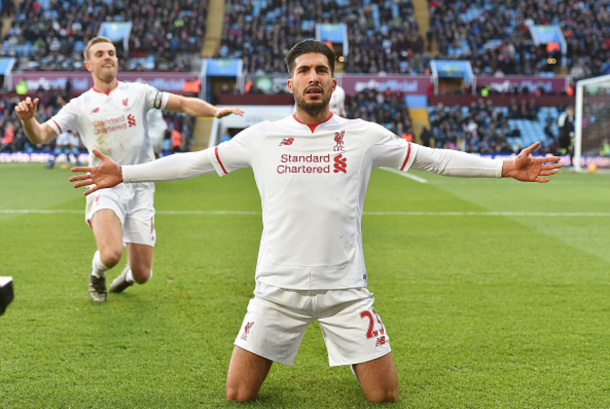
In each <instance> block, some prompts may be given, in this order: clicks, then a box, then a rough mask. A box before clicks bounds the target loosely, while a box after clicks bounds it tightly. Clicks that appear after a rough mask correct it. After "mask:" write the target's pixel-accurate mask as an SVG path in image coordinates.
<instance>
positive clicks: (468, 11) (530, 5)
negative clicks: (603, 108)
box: [429, 0, 610, 77]
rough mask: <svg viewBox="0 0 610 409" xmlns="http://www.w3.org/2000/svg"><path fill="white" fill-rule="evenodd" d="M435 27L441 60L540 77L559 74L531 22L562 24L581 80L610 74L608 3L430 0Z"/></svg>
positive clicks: (572, 67) (571, 67)
mask: <svg viewBox="0 0 610 409" xmlns="http://www.w3.org/2000/svg"><path fill="white" fill-rule="evenodd" d="M429 6H430V24H431V26H432V27H433V31H434V34H435V37H436V42H437V45H438V49H439V56H438V57H439V58H440V59H447V58H448V59H469V60H471V61H472V64H473V67H474V71H475V74H494V73H500V72H501V73H503V74H529V75H532V74H534V75H538V74H540V73H542V72H545V71H552V70H554V67H553V66H549V65H547V58H548V57H549V55H548V53H547V52H546V51H545V50H544V48H540V47H538V46H535V45H534V44H533V41H532V38H531V35H530V33H529V29H528V28H527V23H528V21H530V20H531V21H532V22H533V23H534V24H539V25H547V24H557V25H559V27H560V28H561V30H562V32H563V35H564V37H565V38H566V41H567V67H566V68H567V70H568V71H569V73H570V74H571V75H573V76H575V77H583V76H591V75H604V74H608V73H610V62H609V59H610V58H609V57H610V40H607V39H608V38H609V33H610V26H609V25H608V19H609V17H608V13H609V10H608V2H607V1H604V0H595V1H589V2H568V3H564V2H559V1H556V0H546V1H542V2H539V1H533V0H527V1H521V0H510V1H505V2H500V3H498V2H495V1H492V0H476V1H471V2H465V1H455V2H454V1H441V0H438V1H437V0H430V1H429Z"/></svg>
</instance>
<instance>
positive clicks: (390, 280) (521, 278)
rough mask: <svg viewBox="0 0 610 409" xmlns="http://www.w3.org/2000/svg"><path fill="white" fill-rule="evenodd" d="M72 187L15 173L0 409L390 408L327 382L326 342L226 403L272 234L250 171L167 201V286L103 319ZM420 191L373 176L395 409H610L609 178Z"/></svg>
mask: <svg viewBox="0 0 610 409" xmlns="http://www.w3.org/2000/svg"><path fill="white" fill-rule="evenodd" d="M69 174H70V173H69V172H68V171H65V170H61V169H54V170H52V171H49V170H47V169H44V168H42V165H39V164H0V192H1V195H0V275H10V276H13V277H14V286H15V293H16V298H15V300H14V301H13V303H12V304H11V305H10V306H9V308H8V309H7V311H6V313H5V314H4V315H3V316H2V317H0V408H3V409H5V408H19V409H21V408H204V407H210V408H218V407H220V408H222V407H230V408H231V407H241V406H246V407H255V408H361V407H362V408H364V407H373V406H374V405H370V404H368V403H367V402H366V400H365V398H364V396H363V394H362V392H361V391H360V388H359V386H358V384H357V382H356V380H355V379H354V378H353V376H352V374H351V372H350V371H349V369H348V368H346V367H339V368H328V363H327V356H326V350H325V346H324V343H323V341H322V337H321V334H320V330H319V327H318V326H317V325H312V326H311V327H310V328H309V329H308V330H307V333H306V335H305V338H304V340H303V343H302V345H301V348H300V350H299V354H298V355H297V359H296V362H295V365H294V366H293V367H285V366H281V365H274V367H273V368H272V370H271V372H270V374H269V377H268V378H267V380H266V382H265V384H264V385H263V387H262V389H261V392H260V395H259V400H258V401H257V402H254V403H252V404H246V405H240V404H229V403H227V402H226V401H225V397H224V381H225V376H226V370H227V366H228V361H229V357H230V354H231V351H232V343H233V339H234V337H235V335H236V334H237V331H238V329H239V326H240V325H241V321H242V319H243V315H244V313H245V309H246V305H247V303H248V300H249V299H250V297H251V294H252V290H253V287H254V274H253V269H254V266H255V263H256V256H257V249H258V241H259V238H260V234H261V221H260V215H259V214H249V213H247V212H252V211H254V212H259V211H260V201H259V198H258V194H257V191H256V186H255V184H254V180H253V177H252V173H251V171H249V170H242V171H238V172H235V173H234V174H231V175H229V176H227V177H224V178H222V179H221V178H218V177H217V176H215V175H208V176H204V177H200V178H197V179H193V180H188V181H181V182H171V183H164V184H157V195H156V204H157V210H158V211H159V214H158V215H157V218H156V225H157V232H158V243H157V248H156V251H155V266H154V278H153V280H152V281H151V282H150V283H149V284H147V285H145V286H141V287H140V286H138V287H133V288H130V289H129V290H128V291H126V292H125V293H124V294H120V295H115V294H111V295H109V297H108V302H107V303H104V304H92V303H91V302H90V301H89V298H88V295H87V275H88V272H89V269H90V263H91V256H92V254H93V252H94V251H95V245H94V241H93V237H92V235H91V232H90V229H89V228H88V227H87V226H86V224H85V223H84V216H83V209H84V198H83V196H82V192H81V191H77V190H74V189H72V187H71V185H70V184H69V183H68V182H67V177H68V176H69ZM414 174H415V175H417V176H420V177H423V178H425V179H426V180H427V181H428V183H426V184H422V183H418V182H416V181H413V180H411V179H408V178H405V177H401V176H399V175H396V174H393V173H390V172H386V171H384V170H376V171H375V172H374V173H373V176H372V179H371V184H370V186H369V192H368V197H367V201H366V204H365V212H366V214H365V216H364V219H363V232H364V246H365V255H366V259H367V266H368V270H369V279H370V282H369V288H370V289H371V291H373V292H374V293H375V295H376V307H377V310H378V311H379V313H380V315H381V317H382V318H383V320H384V324H385V326H386V327H387V328H388V331H389V334H390V337H391V344H392V348H393V353H394V357H395V360H396V365H397V370H398V376H399V384H400V401H399V402H398V403H397V404H396V405H394V406H392V407H397V408H608V407H610V386H609V385H610V384H609V383H608V374H609V373H610V325H609V324H610V286H609V284H610V274H609V270H610V269H609V263H610V251H608V249H609V248H610V208H609V207H608V203H610V175H604V174H595V175H588V174H570V173H569V172H565V171H564V172H562V173H561V174H559V175H557V176H556V177H554V180H553V181H552V182H551V183H549V184H546V185H534V184H522V183H518V182H515V181H512V180H481V179H450V178H441V177H438V176H435V175H430V174H424V173H414ZM15 210H20V211H22V213H19V212H15ZM24 210H37V211H40V210H46V211H49V212H46V213H43V212H37V213H23V211H24ZM201 210H205V211H234V212H236V211H244V212H246V213H245V214H197V213H196V212H195V211H201ZM384 212H398V214H395V215H390V214H387V213H384ZM121 265H122V264H121ZM117 270H118V269H117ZM117 273H118V271H111V272H110V273H109V276H110V278H113V277H114V276H115V275H116V274H117Z"/></svg>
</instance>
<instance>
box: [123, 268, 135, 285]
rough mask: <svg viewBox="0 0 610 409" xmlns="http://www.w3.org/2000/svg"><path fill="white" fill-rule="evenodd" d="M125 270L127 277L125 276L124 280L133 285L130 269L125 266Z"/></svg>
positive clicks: (133, 280)
mask: <svg viewBox="0 0 610 409" xmlns="http://www.w3.org/2000/svg"><path fill="white" fill-rule="evenodd" d="M125 270H127V275H126V276H125V280H126V281H127V282H128V283H135V282H136V280H135V279H134V278H133V273H132V272H131V267H129V264H127V265H126V266H125Z"/></svg>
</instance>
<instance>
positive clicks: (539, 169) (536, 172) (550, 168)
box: [502, 142, 562, 183]
mask: <svg viewBox="0 0 610 409" xmlns="http://www.w3.org/2000/svg"><path fill="white" fill-rule="evenodd" d="M538 147H540V142H536V143H535V144H533V145H531V146H529V147H527V148H525V149H523V150H522V151H521V153H520V154H519V156H517V157H516V158H515V159H513V160H505V161H504V163H503V166H502V177H503V178H506V177H511V178H513V179H516V180H519V181H521V182H538V183H546V182H548V181H549V180H550V179H549V178H548V177H542V176H551V175H554V174H555V171H556V170H557V169H559V168H561V166H562V165H561V163H557V162H559V160H560V159H561V158H560V157H558V156H547V157H544V158H534V157H532V156H531V153H532V152H533V151H535V150H536V149H538ZM549 162H555V163H549Z"/></svg>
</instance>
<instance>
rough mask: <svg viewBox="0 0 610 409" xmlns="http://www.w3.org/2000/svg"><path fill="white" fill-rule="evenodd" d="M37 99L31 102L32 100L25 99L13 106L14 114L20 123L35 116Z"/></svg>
mask: <svg viewBox="0 0 610 409" xmlns="http://www.w3.org/2000/svg"><path fill="white" fill-rule="evenodd" d="M38 101H39V99H38V98H36V99H35V100H34V101H32V98H30V97H27V98H26V99H24V100H23V101H21V102H19V103H18V104H17V105H16V106H15V113H16V114H17V116H18V117H19V119H21V120H22V121H26V120H28V119H32V118H33V117H34V115H36V108H38Z"/></svg>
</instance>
